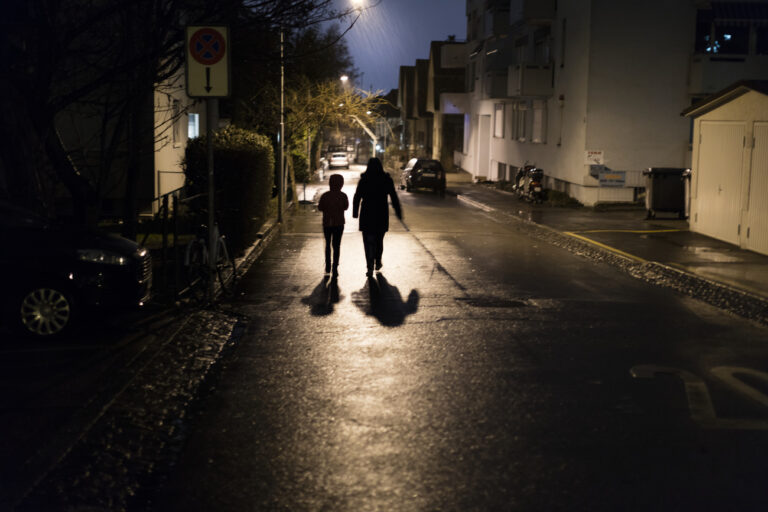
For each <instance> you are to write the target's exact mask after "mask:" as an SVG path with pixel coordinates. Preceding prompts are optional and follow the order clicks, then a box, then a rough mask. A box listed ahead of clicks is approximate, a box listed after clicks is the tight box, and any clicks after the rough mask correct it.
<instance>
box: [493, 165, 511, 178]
mask: <svg viewBox="0 0 768 512" xmlns="http://www.w3.org/2000/svg"><path fill="white" fill-rule="evenodd" d="M496 177H497V179H498V180H499V181H509V179H508V178H507V164H505V163H503V162H498V163H497V165H496Z"/></svg>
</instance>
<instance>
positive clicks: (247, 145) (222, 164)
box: [183, 126, 275, 254]
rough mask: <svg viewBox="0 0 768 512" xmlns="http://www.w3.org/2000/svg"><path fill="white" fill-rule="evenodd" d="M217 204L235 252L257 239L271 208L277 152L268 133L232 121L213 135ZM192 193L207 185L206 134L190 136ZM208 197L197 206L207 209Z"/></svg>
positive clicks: (187, 156) (186, 167)
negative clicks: (242, 127)
mask: <svg viewBox="0 0 768 512" xmlns="http://www.w3.org/2000/svg"><path fill="white" fill-rule="evenodd" d="M213 158H214V172H215V175H214V183H215V186H216V209H217V211H218V212H219V223H220V229H221V232H222V233H224V234H226V235H227V239H228V240H229V245H230V246H231V247H232V250H233V251H234V253H235V254H237V253H240V252H242V251H243V250H244V249H245V248H246V247H247V246H248V245H250V244H251V243H252V242H253V241H254V240H255V239H256V234H257V233H258V231H259V228H260V227H261V226H262V225H263V223H264V222H265V221H266V219H267V216H268V213H269V200H270V198H271V196H272V181H273V176H274V168H275V156H274V152H273V150H272V143H271V142H270V140H269V138H267V137H265V136H263V135H260V134H258V133H255V132H252V131H248V130H243V129H241V128H236V127H234V126H229V127H227V128H225V129H223V130H219V131H218V132H216V133H215V134H214V138H213ZM183 165H184V173H185V175H186V177H187V188H188V192H189V194H190V195H193V194H199V193H205V192H207V190H208V188H207V187H208V164H207V156H206V138H205V137H204V136H203V137H198V138H196V139H191V140H190V141H189V143H188V144H187V149H186V154H185V157H184V162H183ZM205 205H207V201H205V200H202V201H200V202H199V203H198V204H197V206H199V207H202V208H205Z"/></svg>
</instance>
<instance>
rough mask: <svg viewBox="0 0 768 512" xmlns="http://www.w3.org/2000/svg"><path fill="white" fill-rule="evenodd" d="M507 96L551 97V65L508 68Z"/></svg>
mask: <svg viewBox="0 0 768 512" xmlns="http://www.w3.org/2000/svg"><path fill="white" fill-rule="evenodd" d="M507 95H508V96H545V97H546V96H552V65H551V64H543V65H537V64H515V65H512V66H509V70H508V79H507Z"/></svg>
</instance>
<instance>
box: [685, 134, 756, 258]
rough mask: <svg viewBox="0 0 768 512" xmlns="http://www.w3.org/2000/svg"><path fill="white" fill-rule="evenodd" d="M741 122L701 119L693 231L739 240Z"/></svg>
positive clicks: (742, 151) (735, 241)
mask: <svg viewBox="0 0 768 512" xmlns="http://www.w3.org/2000/svg"><path fill="white" fill-rule="evenodd" d="M744 131H745V130H744V123H728V122H715V121H702V122H701V132H700V133H701V139H700V140H699V168H698V169H697V174H698V176H697V185H696V196H697V199H696V203H697V208H696V213H697V219H696V227H695V229H696V231H699V232H700V233H703V234H705V235H708V236H711V237H713V238H717V239H720V240H725V241H726V242H730V243H732V244H738V243H739V222H740V221H741V219H740V217H741V201H740V196H741V166H742V156H743V154H744Z"/></svg>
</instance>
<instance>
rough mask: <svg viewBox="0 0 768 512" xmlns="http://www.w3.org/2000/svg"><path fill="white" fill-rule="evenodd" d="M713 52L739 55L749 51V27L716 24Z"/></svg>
mask: <svg viewBox="0 0 768 512" xmlns="http://www.w3.org/2000/svg"><path fill="white" fill-rule="evenodd" d="M713 52H714V53H729V54H738V55H746V54H747V53H749V27H748V26H746V27H745V26H727V25H726V26H721V25H718V24H715V43H714V49H713Z"/></svg>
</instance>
